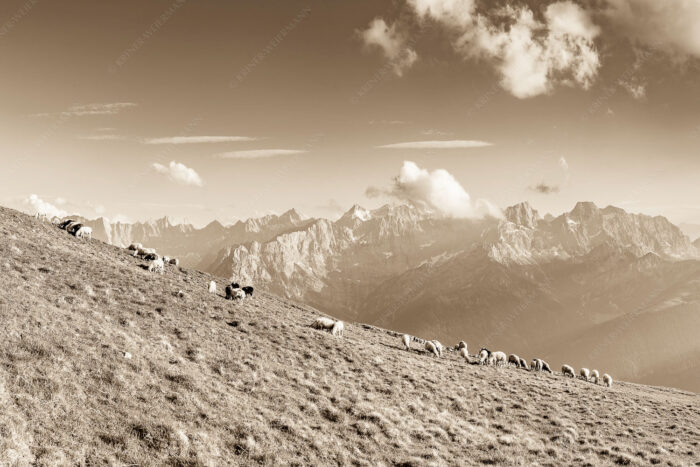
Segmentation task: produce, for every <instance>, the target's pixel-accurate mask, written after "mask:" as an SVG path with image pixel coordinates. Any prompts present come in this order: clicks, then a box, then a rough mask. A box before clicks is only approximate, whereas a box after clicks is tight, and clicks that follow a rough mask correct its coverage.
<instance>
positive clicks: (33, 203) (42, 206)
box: [23, 194, 68, 217]
mask: <svg viewBox="0 0 700 467" xmlns="http://www.w3.org/2000/svg"><path fill="white" fill-rule="evenodd" d="M23 204H24V205H26V206H29V208H30V212H31V213H32V214H36V213H39V214H46V215H47V216H48V217H54V216H55V217H64V216H67V215H68V213H66V211H64V210H63V209H60V208H58V207H56V206H55V205H53V204H51V203H49V202H48V201H44V200H43V199H41V198H39V196H37V195H35V194H31V195H29V197H28V198H26V199H25V200H24V201H23Z"/></svg>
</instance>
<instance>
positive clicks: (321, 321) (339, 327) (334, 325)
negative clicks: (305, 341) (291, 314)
mask: <svg viewBox="0 0 700 467" xmlns="http://www.w3.org/2000/svg"><path fill="white" fill-rule="evenodd" d="M229 287H231V286H229ZM232 290H240V289H232ZM240 292H241V293H243V294H244V295H245V292H243V291H240ZM311 327H313V328H314V329H321V330H323V331H330V332H331V334H332V335H334V336H338V337H342V335H343V330H344V328H345V325H344V324H343V322H342V321H336V320H334V319H332V318H326V317H325V316H320V317H318V318H316V321H314V323H313V324H312V325H311Z"/></svg>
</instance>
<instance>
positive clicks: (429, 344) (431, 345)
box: [425, 341, 440, 358]
mask: <svg viewBox="0 0 700 467" xmlns="http://www.w3.org/2000/svg"><path fill="white" fill-rule="evenodd" d="M425 350H427V351H428V352H431V353H432V354H433V355H435V356H436V357H438V358H439V357H440V351H439V350H438V346H437V345H435V342H434V341H426V342H425Z"/></svg>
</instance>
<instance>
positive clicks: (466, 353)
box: [459, 347, 469, 363]
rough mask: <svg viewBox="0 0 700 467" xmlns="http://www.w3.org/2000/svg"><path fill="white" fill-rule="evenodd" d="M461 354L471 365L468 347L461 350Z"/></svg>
mask: <svg viewBox="0 0 700 467" xmlns="http://www.w3.org/2000/svg"><path fill="white" fill-rule="evenodd" d="M459 354H460V355H461V356H462V357H463V358H464V359H465V360H466V361H467V363H469V352H467V348H466V347H462V348H461V349H459Z"/></svg>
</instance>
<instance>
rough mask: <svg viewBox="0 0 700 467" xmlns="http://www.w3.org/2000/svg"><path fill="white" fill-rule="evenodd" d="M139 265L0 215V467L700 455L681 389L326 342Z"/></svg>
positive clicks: (373, 331) (262, 311)
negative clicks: (603, 382)
mask: <svg viewBox="0 0 700 467" xmlns="http://www.w3.org/2000/svg"><path fill="white" fill-rule="evenodd" d="M143 264H144V263H143V262H142V261H140V260H138V259H136V258H132V257H130V256H129V255H128V254H127V252H126V251H124V250H120V249H118V248H116V247H112V246H109V245H106V244H104V243H101V242H98V241H93V242H83V241H79V240H77V239H75V238H73V237H71V236H69V235H68V234H66V233H65V232H63V231H60V230H58V229H56V228H55V227H53V226H51V225H50V224H47V223H41V222H39V221H36V220H34V219H32V218H29V217H27V216H25V215H23V214H20V213H17V212H15V211H11V210H7V209H2V208H0V272H1V273H2V276H1V277H2V279H3V281H2V284H1V285H0V287H1V291H0V320H1V321H0V322H1V323H2V325H1V326H0V465H28V464H36V465H57V464H59V465H60V464H76V463H78V464H83V465H88V464H103V463H113V464H116V465H123V464H131V465H134V464H138V465H152V464H169V465H231V464H234V465H235V464H245V465H250V464H253V463H260V464H269V465H277V464H297V465H309V464H356V465H379V464H382V463H384V464H403V465H430V464H434V465H446V464H457V463H459V464H462V465H464V464H499V465H503V464H506V465H507V464H518V465H530V464H533V463H538V464H549V465H571V464H589V465H591V464H595V465H598V464H615V463H617V464H633V465H635V464H637V465H649V464H659V463H663V464H665V465H692V464H696V463H698V462H699V461H700V446H698V441H699V440H700V400H699V398H698V396H697V395H695V394H691V393H687V392H682V391H678V390H673V389H666V388H655V387H647V386H640V385H635V384H626V383H623V382H616V383H615V385H614V386H613V387H612V388H610V389H607V388H603V387H601V386H596V385H593V384H589V383H585V382H583V381H579V380H570V379H564V378H563V377H561V376H557V375H544V374H533V373H528V372H525V371H523V370H515V369H510V368H493V367H480V366H477V365H467V364H465V363H464V362H463V361H460V359H459V358H457V355H456V354H455V353H447V354H446V356H445V358H443V359H440V360H437V359H434V358H431V357H430V356H428V355H427V354H426V353H424V352H422V351H419V350H416V351H412V352H406V351H404V350H402V349H401V348H400V346H399V339H398V338H397V337H396V336H395V335H394V334H393V333H391V332H387V331H384V330H381V329H377V328H372V327H369V326H367V327H365V326H362V325H357V324H352V323H350V324H346V329H345V337H344V338H342V339H338V338H333V337H332V336H330V335H329V334H327V333H324V332H321V331H317V330H313V329H311V328H310V327H309V324H310V323H311V321H312V320H313V319H314V317H316V316H318V315H319V312H318V311H316V310H313V309H310V308H307V307H304V306H299V305H297V304H294V303H291V302H288V301H285V300H282V299H279V298H276V297H274V296H271V295H265V294H258V295H256V297H255V298H253V299H250V300H247V301H244V302H242V303H240V304H234V303H233V302H229V301H226V300H224V298H223V293H222V292H223V288H224V286H225V284H224V283H223V282H221V281H219V283H218V288H219V294H218V295H212V294H208V293H207V285H208V283H209V280H211V277H210V276H209V275H206V274H203V273H200V272H197V271H193V270H187V269H181V268H175V267H168V269H167V271H166V274H165V275H164V276H160V275H153V274H150V273H148V272H147V271H146V270H144V269H143V268H142V266H143ZM180 291H181V292H182V294H179V293H178V292H180ZM424 337H429V336H424ZM446 344H453V343H446ZM469 345H470V349H471V351H472V352H475V351H476V350H477V349H478V346H479V345H480V343H479V342H469ZM505 350H508V349H505ZM527 357H532V356H527ZM550 363H553V364H555V363H558V362H550Z"/></svg>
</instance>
